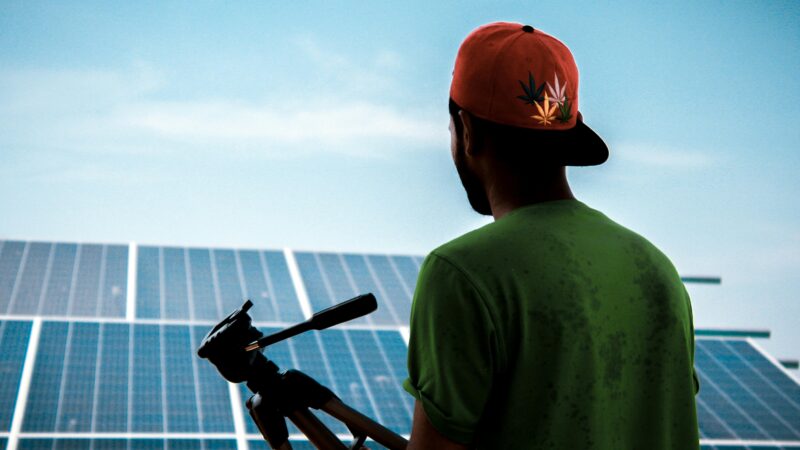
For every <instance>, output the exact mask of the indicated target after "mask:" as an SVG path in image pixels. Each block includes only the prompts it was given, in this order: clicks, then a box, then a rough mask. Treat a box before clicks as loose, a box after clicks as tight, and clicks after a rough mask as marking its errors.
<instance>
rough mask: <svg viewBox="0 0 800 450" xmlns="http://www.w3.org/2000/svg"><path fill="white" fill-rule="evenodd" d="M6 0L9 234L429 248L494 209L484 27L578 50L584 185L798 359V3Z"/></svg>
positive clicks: (575, 173) (3, 64)
mask: <svg viewBox="0 0 800 450" xmlns="http://www.w3.org/2000/svg"><path fill="white" fill-rule="evenodd" d="M665 3H666V4H653V3H652V2H633V1H631V2H612V3H606V2H603V3H597V2H591V3H589V2H586V3H583V2H535V3H534V2H525V3H522V2H444V1H436V2H431V1H427V2H413V1H408V2H394V3H389V2H270V1H263V2H235V3H233V2H202V1H200V2H151V3H148V2H96V3H93V2H80V3H78V2H33V1H3V2H0V211H3V212H4V213H3V214H2V216H0V237H2V238H20V239H43V240H64V241H83V242H86V241H89V242H96V241H99V242H128V241H136V242H141V243H155V244H185V245H202V246H238V247H262V248H281V247H292V248H297V249H315V250H342V251H364V252H391V253H412V254H425V253H427V252H428V251H429V250H431V249H432V248H434V247H436V246H437V245H439V244H441V243H443V242H445V241H447V240H449V239H452V238H454V237H456V236H458V235H459V234H461V233H464V232H466V231H468V230H470V229H472V228H475V227H477V226H480V225H482V224H484V223H486V222H487V219H486V218H482V217H480V216H478V215H476V214H475V213H473V212H472V211H471V210H470V208H469V205H468V203H467V201H466V196H465V195H464V193H463V191H462V188H461V185H460V183H459V181H458V177H457V175H456V173H455V170H454V169H453V167H452V162H451V160H450V155H449V147H448V145H449V134H448V132H447V121H448V119H447V109H446V104H447V103H446V102H447V92H448V87H449V83H450V76H451V71H452V65H453V59H454V57H455V53H456V50H457V49H458V45H459V43H460V42H461V40H462V39H463V38H464V36H465V35H466V34H467V33H468V32H469V31H470V30H472V29H474V28H475V27H477V26H478V25H481V24H483V23H487V22H491V21H495V20H509V21H519V22H525V23H528V24H530V25H533V26H534V27H536V28H540V29H542V30H544V31H546V32H548V33H551V34H553V35H555V36H557V37H558V38H560V39H561V40H563V41H564V42H566V43H567V45H568V46H569V47H570V48H571V49H572V51H573V53H574V55H575V58H576V60H577V63H578V67H579V69H580V71H581V90H580V96H581V110H582V113H583V115H584V118H585V121H586V122H587V123H588V124H589V125H590V126H591V127H592V128H594V129H595V130H596V131H597V132H598V133H599V134H600V135H602V136H603V137H604V138H605V139H606V141H607V142H608V144H609V147H610V148H611V158H610V160H609V161H608V162H607V163H606V164H605V165H603V166H599V167H594V168H570V169H569V171H568V174H569V178H570V181H571V184H572V186H573V192H574V193H575V195H576V197H578V198H579V199H580V200H582V201H584V202H585V203H587V204H588V205H590V206H592V207H594V208H596V209H599V210H601V211H603V212H604V213H606V214H607V215H608V216H609V217H611V218H613V219H615V220H617V221H618V222H620V223H622V224H623V225H625V226H627V227H629V228H632V229H634V230H636V231H637V232H639V233H640V234H642V235H644V236H646V237H647V238H648V239H650V240H651V241H652V242H653V243H655V244H656V245H657V246H659V247H660V248H661V249H662V250H663V251H664V252H665V253H667V254H668V255H669V256H670V257H671V258H672V260H673V262H674V263H675V265H676V266H677V267H678V270H679V272H681V273H682V274H684V275H719V276H722V279H723V284H722V285H721V286H707V287H703V286H695V287H691V290H690V292H691V293H692V296H693V304H694V308H695V320H696V325H697V326H698V327H747V328H769V329H771V330H772V331H773V338H772V339H771V340H769V341H765V342H763V346H764V347H766V348H767V349H769V350H770V351H772V352H773V353H775V354H776V355H777V356H779V357H792V358H797V357H800V348H799V346H798V343H799V342H800V331H798V330H800V327H798V325H800V323H798V317H800V301H798V298H797V297H798V294H799V293H800V277H798V276H797V274H798V273H800V202H799V201H798V199H797V194H798V193H799V192H800V181H798V180H800V178H799V177H798V176H797V173H798V171H800V156H798V143H799V142H800V127H798V126H797V125H796V123H797V122H798V119H800V106H798V105H800V81H799V80H798V77H797V76H796V74H797V73H798V72H800V44H798V42H800V27H798V26H797V24H798V23H800V6H798V5H800V4H798V3H796V2H748V3H744V2H735V1H724V2H723V1H713V2H685V3H677V2H665Z"/></svg>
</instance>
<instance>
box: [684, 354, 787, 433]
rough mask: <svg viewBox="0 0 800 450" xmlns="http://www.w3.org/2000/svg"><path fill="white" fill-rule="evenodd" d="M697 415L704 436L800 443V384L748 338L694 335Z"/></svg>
mask: <svg viewBox="0 0 800 450" xmlns="http://www.w3.org/2000/svg"><path fill="white" fill-rule="evenodd" d="M695 352H696V353H695V361H696V369H697V373H698V376H699V377H700V385H701V389H700V395H699V396H698V401H697V403H698V416H699V417H698V420H699V423H700V434H701V437H702V438H707V439H742V440H770V441H799V442H800V432H798V430H800V386H798V385H797V383H795V382H793V380H790V379H788V376H787V375H786V374H785V373H783V372H782V371H781V370H780V369H778V368H777V367H775V365H774V364H772V363H770V361H769V360H767V359H766V358H765V357H764V356H763V355H761V354H760V353H759V352H758V351H757V350H756V349H755V348H753V347H752V345H750V344H749V343H748V342H747V341H743V340H723V339H697V341H696V351H695Z"/></svg>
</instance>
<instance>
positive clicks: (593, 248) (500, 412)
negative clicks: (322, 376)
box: [404, 200, 699, 450]
mask: <svg viewBox="0 0 800 450" xmlns="http://www.w3.org/2000/svg"><path fill="white" fill-rule="evenodd" d="M693 365H694V329H693V323H692V312H691V305H690V301H689V295H688V293H687V292H686V289H685V287H684V285H683V283H682V282H681V279H680V277H679V275H678V273H677V272H676V270H675V268H674V266H673V265H672V263H671V262H670V260H669V259H668V258H667V257H666V256H665V255H664V254H663V253H662V252H661V251H659V250H658V249H657V248H656V247H655V246H654V245H653V244H651V243H650V242H648V241H647V240H646V239H644V238H643V237H641V236H640V235H638V234H636V233H634V232H632V231H631V230H628V229H626V228H624V227H622V226H621V225H619V224H617V223H615V222H613V221H612V220H610V219H609V218H608V217H606V216H605V215H604V214H602V213H601V212H599V211H597V210H594V209H592V208H590V207H588V206H587V205H585V204H584V203H582V202H580V201H578V200H556V201H548V202H543V203H537V204H533V205H528V206H525V207H522V208H519V209H516V210H514V211H512V212H511V213H509V214H507V215H506V216H504V217H502V218H501V219H500V220H497V221H495V222H493V223H491V224H488V225H486V226H484V227H481V228H479V229H477V230H474V231H472V232H470V233H467V234H465V235H463V236H461V237H459V238H457V239H455V240H453V241H451V242H448V243H447V244H444V245H442V246H441V247H439V248H437V249H436V250H434V251H433V252H431V254H430V255H428V257H427V258H426V259H425V261H424V262H423V264H422V268H421V269H420V274H419V279H418V281H417V287H416V292H415V293H414V302H413V306H412V311H411V338H410V342H409V353H408V370H409V378H408V379H407V380H406V381H405V383H404V387H405V389H406V390H407V391H408V392H409V393H411V394H412V395H413V396H414V397H415V398H416V399H417V400H419V401H421V402H422V405H423V408H424V409H425V412H426V414H427V416H428V418H429V419H430V421H431V423H432V424H433V426H434V427H435V428H436V429H437V430H438V431H439V432H440V433H441V434H443V435H445V436H447V437H449V438H450V439H452V440H454V441H456V442H461V443H464V444H472V445H474V446H475V447H477V448H487V449H511V448H514V449H559V450H560V449H581V450H585V449H614V450H619V449H647V450H658V449H670V450H672V449H697V448H699V443H698V442H699V441H698V428H697V414H696V409H695V394H696V392H697V390H698V389H699V386H698V384H697V378H696V376H695V374H694V368H693Z"/></svg>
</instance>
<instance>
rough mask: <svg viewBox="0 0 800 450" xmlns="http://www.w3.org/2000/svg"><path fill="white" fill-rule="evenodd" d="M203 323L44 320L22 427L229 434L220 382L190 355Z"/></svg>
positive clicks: (228, 413)
mask: <svg viewBox="0 0 800 450" xmlns="http://www.w3.org/2000/svg"><path fill="white" fill-rule="evenodd" d="M207 328H208V327H205V326H203V327H190V326H186V325H166V324H160V325H156V324H119V323H101V324H98V323H96V322H44V323H43V324H42V331H41V336H40V341H39V351H38V355H37V358H36V364H35V366H34V370H33V375H32V379H31V388H30V392H29V396H28V407H27V409H26V411H27V414H26V417H25V420H24V422H23V427H22V429H23V431H26V432H27V431H30V432H55V431H58V432H71V433H84V432H177V433H191V432H205V433H216V432H233V419H232V416H231V407H230V399H229V397H228V390H227V386H226V384H225V382H224V381H223V380H222V379H221V378H220V377H219V375H218V374H217V373H216V371H215V370H214V369H213V367H211V366H210V365H208V364H207V363H204V362H203V361H199V360H197V358H196V357H195V356H194V349H195V348H196V347H197V343H198V342H199V338H200V337H202V335H204V334H205V332H206V331H207ZM129 337H132V339H129Z"/></svg>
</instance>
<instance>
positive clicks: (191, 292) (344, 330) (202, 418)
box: [0, 241, 800, 450]
mask: <svg viewBox="0 0 800 450" xmlns="http://www.w3.org/2000/svg"><path fill="white" fill-rule="evenodd" d="M421 260H422V259H421V258H420V257H416V256H401V255H362V254H340V253H320V252H292V251H288V250H286V251H275V250H242V249H204V248H179V247H155V246H139V247H137V246H130V247H128V246H120V245H95V244H64V243H41V242H20V241H0V311H4V312H5V314H0V374H2V377H0V450H3V449H4V448H6V447H7V446H8V447H9V448H12V447H13V448H16V449H61V448H64V449H105V448H128V449H140V448H141V449H223V448H248V447H249V448H253V449H255V448H267V446H266V444H265V443H264V441H263V440H262V439H261V438H260V435H259V434H258V430H257V429H256V427H255V425H254V424H253V423H252V421H251V420H250V419H249V416H248V412H247V411H246V409H245V408H244V400H246V399H247V397H249V395H250V393H249V392H248V391H247V389H246V388H245V387H244V386H243V385H239V386H238V387H236V388H234V389H231V388H230V386H229V385H228V384H227V383H225V382H224V381H223V380H222V379H221V377H220V376H219V375H218V373H217V372H216V370H215V369H214V368H213V367H212V366H211V365H210V364H208V362H207V361H203V360H200V359H198V358H197V357H196V356H195V354H194V351H195V349H196V348H197V346H198V344H199V342H200V340H201V339H202V338H203V336H204V335H205V333H206V331H207V330H208V329H209V328H210V326H211V325H212V324H213V323H215V322H216V321H217V320H218V319H219V318H221V317H223V316H224V315H226V314H227V313H228V312H229V311H231V310H233V309H235V308H237V307H239V306H240V304H241V301H242V299H243V298H251V299H253V301H254V303H255V307H254V308H253V309H251V315H252V316H253V317H254V319H255V320H256V323H257V324H258V325H259V327H260V328H261V329H262V331H264V332H265V333H271V332H274V331H277V330H279V329H280V328H281V327H285V326H287V325H290V324H292V323H294V322H298V321H302V320H304V319H305V317H307V316H308V314H310V312H311V311H316V310H320V309H323V308H326V307H328V306H330V305H332V304H334V303H336V302H339V301H342V300H345V299H348V298H350V297H353V296H355V295H357V294H360V293H364V292H373V293H375V294H376V297H377V298H378V300H379V309H378V312H376V313H375V314H372V315H370V316H367V317H366V318H364V319H361V320H360V321H356V322H355V323H351V324H348V325H346V326H342V327H338V328H337V329H331V330H326V331H324V332H311V333H306V334H303V335H300V336H297V337H295V338H292V339H291V340H289V341H284V342H281V343H279V344H276V345H273V346H271V347H270V348H269V349H268V350H267V355H268V357H270V358H271V359H272V360H274V361H275V362H276V363H277V364H278V365H279V366H280V367H282V368H284V369H286V368H297V369H299V370H302V371H304V372H306V373H307V374H309V375H311V376H312V377H314V378H316V379H317V380H318V381H320V382H321V383H322V384H323V385H326V386H328V387H330V388H331V389H332V390H334V392H336V393H337V394H338V395H339V396H340V397H341V398H342V399H343V400H344V401H345V402H346V403H348V404H350V405H352V406H354V407H355V408H357V409H359V410H361V411H362V412H364V413H366V414H368V415H369V416H371V417H373V418H375V419H376V420H378V421H379V422H381V423H384V424H385V425H387V426H388V427H389V428H391V429H393V430H395V431H396V432H398V433H401V434H408V433H409V432H410V425H411V414H412V407H413V403H412V399H411V397H410V396H409V395H407V394H406V393H405V392H403V390H402V388H401V382H402V380H403V379H404V378H405V377H406V373H407V372H406V351H407V347H406V342H405V341H404V339H403V337H402V336H403V334H402V333H403V332H405V331H406V330H405V327H407V325H408V322H407V318H408V316H409V312H410V304H411V295H412V293H413V290H414V285H415V281H416V276H417V272H418V270H419V266H420V263H421ZM129 285H130V286H129ZM696 366H697V370H698V374H699V377H700V379H701V386H702V387H701V392H700V395H699V397H698V415H699V421H700V433H701V438H702V439H701V442H702V443H703V448H704V449H734V448H736V449H739V448H750V449H753V448H771V449H776V448H798V447H800V386H798V384H797V382H796V381H794V379H792V378H791V377H790V376H789V375H788V374H787V372H785V370H784V369H783V368H782V367H780V365H779V364H777V363H776V361H774V359H772V358H771V357H769V356H768V355H766V354H765V353H764V352H762V351H761V350H760V349H759V348H757V347H756V346H755V344H754V342H753V341H752V340H749V339H747V338H746V337H745V336H740V337H714V336H702V337H701V336H698V339H697V349H696ZM322 419H323V421H324V422H325V423H326V424H328V425H329V426H330V428H331V429H332V430H333V431H334V432H336V433H339V434H340V435H343V436H344V435H347V430H346V428H345V427H344V426H343V425H342V424H340V423H338V422H336V421H335V420H333V419H332V418H329V417H327V416H325V415H324V414H323V415H322ZM290 433H292V436H293V438H295V439H296V440H295V443H294V446H295V448H311V446H310V445H309V444H308V442H307V441H305V440H304V438H303V436H302V435H300V434H299V432H298V431H297V430H296V429H295V428H294V427H292V426H291V424H290ZM371 448H377V446H375V445H374V444H373V445H371Z"/></svg>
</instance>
